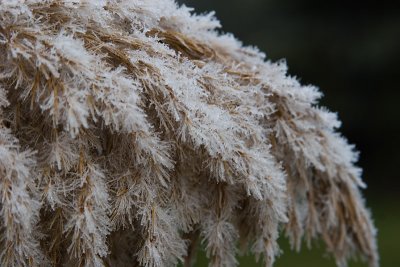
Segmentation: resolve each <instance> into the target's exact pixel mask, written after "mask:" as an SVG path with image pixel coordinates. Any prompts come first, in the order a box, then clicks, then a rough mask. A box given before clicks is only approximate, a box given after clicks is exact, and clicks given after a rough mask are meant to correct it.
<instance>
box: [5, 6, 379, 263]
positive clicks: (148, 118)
mask: <svg viewBox="0 0 400 267" xmlns="http://www.w3.org/2000/svg"><path fill="white" fill-rule="evenodd" d="M218 27H219V22H218V21H217V20H216V19H215V18H214V16H213V14H212V13H211V14H208V15H201V16H198V15H193V14H191V9H190V8H187V7H185V6H182V7H178V6H177V4H176V3H174V2H173V1H171V0H146V1H139V0H108V1H106V0H104V1H97V0H73V1H72V0H69V1H62V0H46V1H38V0H25V1H24V0H12V1H10V0H0V56H1V61H0V106H1V111H0V172H1V176H0V237H1V238H0V265H1V266H60V265H65V266H149V267H158V266H160V267H161V266H175V265H176V264H177V263H178V262H183V263H184V264H185V266H191V264H193V262H194V259H195V254H196V253H195V252H196V250H197V247H198V246H199V244H200V243H202V244H203V245H204V247H205V249H206V252H207V256H208V257H209V259H210V266H215V267H217V266H235V265H237V260H236V253H237V252H238V251H247V250H249V249H250V250H251V251H252V253H254V254H255V255H256V257H257V258H259V257H261V258H262V259H263V261H264V262H265V265H266V266H271V265H272V264H273V262H274V259H275V257H276V256H277V255H278V254H279V251H280V250H279V247H278V245H277V242H276V240H277V238H278V235H279V229H281V228H283V229H284V231H285V233H286V235H287V236H288V238H289V239H290V241H291V244H292V246H293V248H294V249H300V245H301V243H302V240H306V241H307V242H308V243H310V242H311V240H312V239H315V238H320V239H322V240H323V241H325V244H326V248H327V250H328V251H329V252H330V253H331V254H332V255H333V256H334V257H335V259H336V261H337V264H338V265H339V266H346V262H347V260H348V259H349V258H351V257H353V256H359V257H361V258H362V259H364V260H366V261H367V262H369V263H370V265H371V266H378V256H377V252H376V245H375V229H374V226H373V225H372V223H371V219H370V215H369V212H368V210H367V209H366V208H365V207H364V202H363V199H362V198H361V195H360V192H359V188H360V187H362V186H364V184H363V183H362V181H361V179H360V169H358V168H357V167H355V166H354V165H353V164H354V162H355V161H356V159H357V154H356V153H355V152H354V151H353V147H352V146H350V145H348V144H347V142H346V140H345V139H343V137H341V136H340V135H339V134H338V133H336V132H335V128H337V127H338V126H339V125H340V123H339V122H338V121H337V119H336V115H335V114H332V113H330V112H329V111H327V110H326V109H323V108H318V107H317V106H316V103H317V100H318V98H319V97H320V95H321V93H320V92H319V91H318V90H317V89H316V88H315V87H310V86H302V85H300V84H299V82H298V81H297V80H296V79H294V78H292V77H290V76H288V75H287V70H286V64H285V63H284V62H278V63H272V62H269V61H265V59H264V55H263V54H262V53H260V52H259V51H257V50H256V49H254V48H248V47H243V46H242V45H241V43H240V42H239V41H237V40H235V39H234V38H233V37H232V36H231V35H220V34H219V33H218V32H217V31H216V29H217V28H218Z"/></svg>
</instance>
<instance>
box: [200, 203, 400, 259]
mask: <svg viewBox="0 0 400 267" xmlns="http://www.w3.org/2000/svg"><path fill="white" fill-rule="evenodd" d="M397 204H398V203H397V202H396V201H394V200H393V201H389V200H384V201H382V200H377V201H375V202H373V201H372V200H369V201H368V206H369V207H371V210H372V213H373V218H374V220H375V224H376V227H377V228H378V246H379V253H380V257H381V266H382V267H398V266H400V252H399V251H398V248H399V237H400V228H399V226H400V213H399V212H398V210H399V208H398V207H399V206H398V205H397ZM280 244H281V248H282V250H283V252H284V253H283V255H282V256H281V257H280V258H278V259H277V261H276V263H275V265H274V266H275V267H292V266H296V267H335V266H336V265H335V262H334V260H333V259H332V258H331V257H329V256H328V255H326V254H325V252H324V249H323V245H321V246H319V248H316V247H315V246H314V248H313V249H311V250H309V249H307V248H306V246H304V247H303V249H302V250H301V252H300V253H296V252H293V251H291V250H290V248H289V244H288V242H287V240H286V239H285V238H284V237H282V238H281V239H280ZM239 261H240V264H239V266H240V267H261V266H263V265H262V264H260V263H256V262H255V260H254V258H253V257H252V256H250V255H249V256H244V257H240V260H239ZM195 266H196V267H203V266H204V267H205V266H207V258H206V256H205V253H204V252H203V251H201V252H200V253H199V256H198V260H197V262H196V264H195ZM367 266H368V265H367V264H365V263H362V262H350V264H349V267H367Z"/></svg>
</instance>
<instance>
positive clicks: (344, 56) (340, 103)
mask: <svg viewBox="0 0 400 267" xmlns="http://www.w3.org/2000/svg"><path fill="white" fill-rule="evenodd" d="M178 2H179V3H180V4H185V5H187V6H190V7H194V8H195V11H196V13H203V12H209V11H215V12H216V16H217V18H218V19H219V20H220V21H221V24H222V29H221V32H231V33H233V34H234V35H235V36H236V37H237V38H238V39H239V40H241V41H243V43H244V45H255V46H257V47H258V48H259V49H260V50H262V51H264V52H265V53H266V54H267V58H268V59H271V60H273V61H276V60H279V59H282V58H285V59H286V61H287V64H288V66H289V73H290V74H291V75H295V76H297V77H299V78H300V80H301V82H302V83H303V84H314V85H317V86H319V87H320V88H321V90H322V92H323V93H324V98H323V99H322V101H321V104H322V105H324V106H327V107H328V108H329V109H330V110H333V111H336V112H338V114H339V118H340V119H341V120H342V122H343V125H342V128H341V132H342V133H343V134H344V135H345V136H346V137H347V138H348V139H349V141H350V142H351V143H354V144H356V146H357V149H358V150H359V151H360V152H361V153H360V161H359V165H360V166H361V167H362V168H363V169H364V174H363V179H364V181H366V182H367V184H368V188H367V189H366V190H364V192H363V193H364V196H365V197H366V199H367V205H368V206H369V207H370V208H371V210H372V213H373V217H374V220H375V223H376V226H377V228H378V245H379V251H380V257H381V266H382V267H399V266H400V212H399V211H400V208H399V206H400V196H399V195H400V190H399V189H400V175H399V173H400V172H399V170H398V168H399V166H400V153H399V152H400V138H399V137H400V111H399V108H400V1H385V0H381V1H368V0H366V1H358V0H354V1H350V0H347V1H342V0H325V1H321V0H180V1H178ZM280 243H281V244H282V249H283V251H284V254H283V255H282V256H281V257H280V258H279V259H278V260H277V262H276V265H275V266H276V267H282V266H286V267H288V266H290V267H291V266H299V267H302V266H307V267H314V266H315V267H325V266H326V267H329V266H332V267H333V266H335V264H334V261H333V260H332V259H330V258H329V257H327V255H325V256H324V249H323V246H322V245H321V246H319V248H314V249H312V250H308V249H307V248H306V247H303V250H302V251H301V252H300V253H296V252H293V251H290V249H289V247H288V245H287V242H286V240H285V239H284V238H281V240H280ZM206 265H207V261H206V259H205V256H204V253H202V252H201V253H200V255H199V261H198V263H197V265H196V266H206ZM240 266H246V267H247V266H249V267H251V266H261V264H256V263H255V262H254V260H253V259H252V257H249V256H246V257H242V258H240ZM357 266H366V265H365V264H361V263H354V262H351V263H350V267H357Z"/></svg>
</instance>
